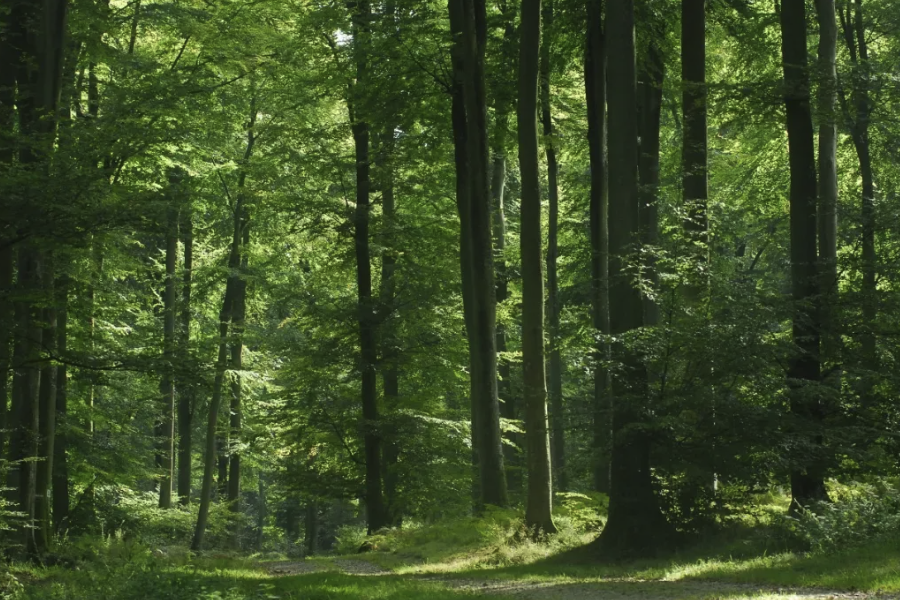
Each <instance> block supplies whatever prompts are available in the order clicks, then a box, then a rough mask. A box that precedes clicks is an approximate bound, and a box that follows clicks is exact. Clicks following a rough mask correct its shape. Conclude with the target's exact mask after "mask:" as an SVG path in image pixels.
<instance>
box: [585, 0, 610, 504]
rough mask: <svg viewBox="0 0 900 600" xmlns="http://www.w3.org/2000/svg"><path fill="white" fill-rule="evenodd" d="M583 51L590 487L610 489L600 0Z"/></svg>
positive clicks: (592, 8) (592, 6)
mask: <svg viewBox="0 0 900 600" xmlns="http://www.w3.org/2000/svg"><path fill="white" fill-rule="evenodd" d="M585 37H586V39H585V54H584V87H585V98H586V103H587V119H588V150H589V153H590V161H591V193H590V234H591V318H592V321H593V326H594V329H595V331H596V340H597V341H596V344H595V348H594V363H595V366H594V397H593V410H592V411H591V412H592V421H593V450H594V453H595V463H594V489H595V490H597V491H599V492H609V466H610V463H609V457H610V444H611V440H612V435H611V423H612V413H611V410H612V404H611V396H610V374H609V369H608V367H607V363H608V361H609V358H610V356H609V352H610V349H609V344H608V343H607V342H606V338H605V336H607V335H609V333H610V329H609V227H608V219H607V210H608V202H607V200H608V196H607V177H608V173H609V170H608V168H607V154H606V47H605V40H604V33H603V11H602V0H588V22H587V32H586V36H585Z"/></svg>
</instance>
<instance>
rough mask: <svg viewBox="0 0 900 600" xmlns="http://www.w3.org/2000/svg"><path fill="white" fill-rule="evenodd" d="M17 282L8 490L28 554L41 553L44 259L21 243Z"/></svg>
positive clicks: (31, 247)
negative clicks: (37, 528)
mask: <svg viewBox="0 0 900 600" xmlns="http://www.w3.org/2000/svg"><path fill="white" fill-rule="evenodd" d="M16 271H17V275H18V277H17V281H16V295H17V296H18V299H17V301H16V311H15V312H16V329H15V332H14V336H15V347H14V350H13V365H14V368H15V371H14V372H13V395H12V410H11V414H10V417H11V418H10V440H9V460H10V462H11V463H12V466H11V468H10V470H9V483H8V486H9V487H10V488H11V490H12V492H13V498H14V506H15V507H16V510H17V511H19V512H20V513H22V514H23V515H24V517H25V520H26V523H27V524H28V527H26V528H25V529H24V530H23V537H22V538H21V541H22V542H23V543H24V547H25V551H26V553H33V552H35V551H36V550H37V547H36V540H35V536H34V528H33V527H31V524H32V522H33V520H34V517H35V501H34V495H35V486H36V482H37V470H36V466H37V465H36V462H34V460H33V459H35V458H36V457H37V456H38V424H39V422H38V419H39V418H40V416H39V390H40V379H41V369H40V352H41V343H42V333H43V331H42V328H41V310H40V308H39V307H38V306H37V304H36V303H35V302H34V300H33V298H35V297H39V296H40V291H41V261H40V256H39V254H38V251H37V250H36V249H35V248H34V247H33V246H32V245H31V244H30V243H27V242H26V243H24V244H22V245H20V247H19V252H18V265H17V269H16Z"/></svg>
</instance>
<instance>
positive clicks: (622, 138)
mask: <svg viewBox="0 0 900 600" xmlns="http://www.w3.org/2000/svg"><path fill="white" fill-rule="evenodd" d="M606 32H607V35H606V44H607V45H606V48H607V55H608V57H609V73H608V75H607V80H608V82H609V89H610V94H609V98H608V102H609V147H610V148H611V149H614V151H611V152H610V155H609V197H610V202H609V222H610V223H612V224H614V226H612V227H610V228H609V253H610V257H611V258H610V265H609V282H610V283H609V314H610V323H611V331H612V334H613V335H614V336H616V342H615V344H614V345H613V356H614V358H615V361H616V362H617V363H620V364H621V367H620V368H619V370H618V371H617V373H616V374H615V376H614V377H613V379H612V385H613V392H614V394H615V403H614V405H613V431H614V438H613V439H614V442H613V445H612V468H611V474H610V496H609V519H608V520H607V523H606V527H604V529H603V533H602V534H601V535H600V538H599V539H598V543H599V547H600V550H601V551H602V552H603V553H604V554H606V555H609V556H616V557H626V556H641V555H652V554H655V553H656V552H658V551H659V549H660V548H662V547H665V546H666V545H667V543H668V542H669V541H670V537H671V532H670V528H669V525H668V523H666V520H665V518H664V517H663V515H662V512H661V511H660V509H659V505H658V503H657V500H656V496H655V495H654V492H653V486H652V482H651V477H650V440H649V439H648V435H647V433H646V431H645V427H646V425H647V415H646V407H645V406H643V405H644V404H645V403H646V397H647V372H646V368H645V366H644V364H643V363H642V360H641V357H640V356H638V355H637V353H636V351H635V350H634V349H633V348H630V347H629V346H628V345H627V344H626V343H625V342H624V341H623V336H625V335H627V334H628V333H629V332H632V331H634V330H636V329H639V328H640V327H641V326H642V325H643V307H642V302H641V293H640V290H639V289H638V287H637V286H636V285H635V283H634V282H633V281H632V279H631V276H630V275H629V273H628V271H629V269H628V255H629V254H630V253H631V252H633V250H634V247H635V244H636V243H637V242H638V240H639V229H640V227H639V225H640V221H639V210H638V201H639V186H638V147H637V141H638V123H637V111H636V110H635V106H636V105H637V88H636V76H635V47H634V5H633V3H632V2H631V0H608V2H607V13H606Z"/></svg>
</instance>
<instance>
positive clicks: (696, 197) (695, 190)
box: [681, 0, 709, 297]
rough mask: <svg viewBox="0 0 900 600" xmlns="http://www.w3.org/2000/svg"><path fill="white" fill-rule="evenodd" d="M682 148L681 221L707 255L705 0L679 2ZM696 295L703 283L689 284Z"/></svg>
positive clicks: (700, 253) (696, 249) (699, 252)
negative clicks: (683, 210) (682, 210)
mask: <svg viewBox="0 0 900 600" xmlns="http://www.w3.org/2000/svg"><path fill="white" fill-rule="evenodd" d="M681 81H682V86H683V87H682V90H681V111H682V113H681V114H682V123H683V138H682V151H681V173H682V186H681V187H682V192H681V193H682V201H683V202H684V206H685V208H686V209H687V219H686V221H685V223H684V227H685V231H686V233H687V234H688V240H689V241H690V243H691V244H692V247H691V252H692V253H693V254H694V255H695V256H696V258H697V259H698V260H705V258H706V242H707V239H706V237H707V230H708V228H709V215H708V214H707V202H708V196H709V192H708V184H707V181H708V169H707V131H706V129H707V124H706V121H707V90H706V0H682V2H681ZM690 287H691V288H692V289H691V290H689V291H690V292H691V294H690V295H691V296H693V297H696V296H698V295H699V294H700V293H701V290H702V289H703V287H704V286H702V285H698V286H690Z"/></svg>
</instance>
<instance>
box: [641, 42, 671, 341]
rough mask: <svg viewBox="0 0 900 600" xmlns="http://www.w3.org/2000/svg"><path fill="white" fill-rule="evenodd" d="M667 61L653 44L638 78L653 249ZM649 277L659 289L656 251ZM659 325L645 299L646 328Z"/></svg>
mask: <svg viewBox="0 0 900 600" xmlns="http://www.w3.org/2000/svg"><path fill="white" fill-rule="evenodd" d="M653 35H654V39H656V38H657V37H660V38H662V37H664V36H665V31H654V32H653ZM665 69H666V65H665V60H664V58H663V55H662V51H661V50H660V48H659V45H658V44H657V43H656V42H655V41H651V42H650V44H649V48H648V49H647V58H646V59H645V60H643V61H641V73H640V75H639V77H638V119H639V122H638V131H639V134H638V135H639V139H640V158H639V159H638V173H639V181H640V190H639V195H640V204H639V206H640V213H639V214H640V228H641V243H642V244H643V245H644V246H647V247H649V248H651V249H652V248H653V247H655V246H657V245H658V244H659V208H658V206H657V201H658V196H659V128H660V111H661V110H662V91H663V90H662V86H663V79H664V78H665ZM645 261H646V264H645V266H644V272H645V277H646V278H647V280H648V283H649V285H650V288H651V290H656V289H658V287H659V274H658V273H657V270H656V260H655V257H654V256H653V253H652V251H651V252H650V254H649V256H648V257H647V258H645ZM657 324H659V305H658V304H657V303H656V301H654V300H653V299H652V297H648V296H646V295H645V296H644V325H646V326H648V327H652V326H654V325H657Z"/></svg>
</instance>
